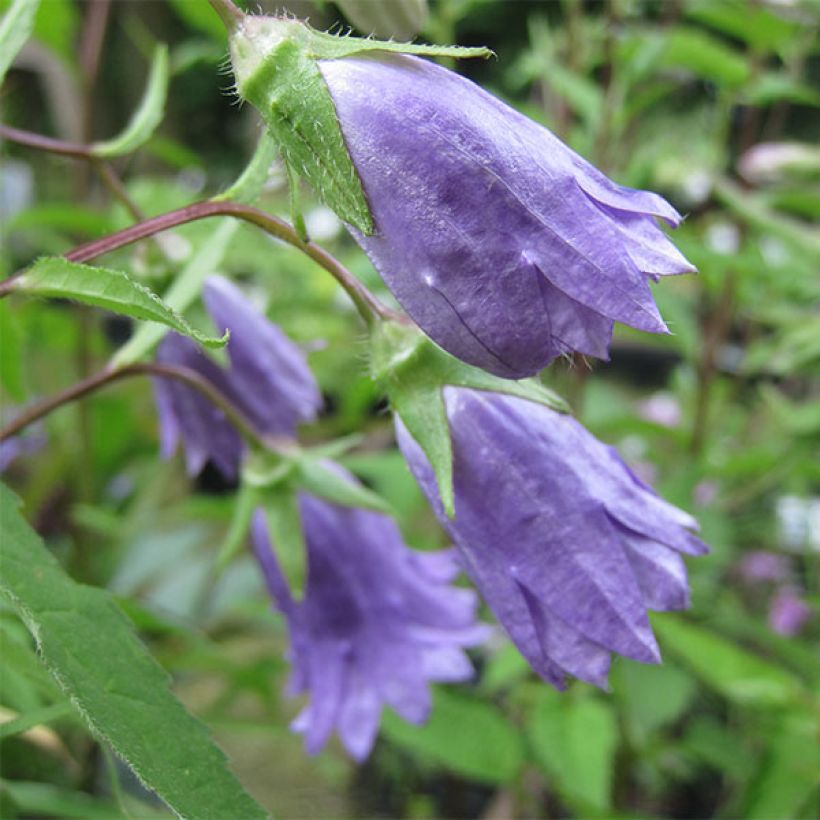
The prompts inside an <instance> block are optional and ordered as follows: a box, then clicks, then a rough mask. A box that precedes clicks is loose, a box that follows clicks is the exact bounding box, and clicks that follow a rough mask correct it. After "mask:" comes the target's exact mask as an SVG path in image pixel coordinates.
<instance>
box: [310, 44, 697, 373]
mask: <svg viewBox="0 0 820 820" xmlns="http://www.w3.org/2000/svg"><path fill="white" fill-rule="evenodd" d="M319 65H320V69H321V71H322V74H323V76H324V78H325V80H326V82H327V85H328V88H329V90H330V93H331V96H332V98H333V100H334V103H335V106H336V111H337V114H338V116H339V122H340V125H341V128H342V132H343V134H344V137H345V140H346V143H347V146H348V148H349V150H350V153H351V156H352V158H353V161H354V164H355V166H356V169H357V171H358V173H359V176H360V178H361V180H362V183H363V186H364V189H365V193H366V195H367V198H368V202H369V204H370V207H371V211H372V213H373V217H374V221H375V227H376V232H375V234H374V235H372V236H363V235H362V234H360V233H358V232H357V231H355V230H352V233H353V235H354V237H355V238H356V240H357V241H358V242H359V244H360V245H361V246H362V248H363V249H364V250H365V252H366V253H367V254H368V256H369V257H370V259H371V261H372V262H373V264H374V265H375V267H376V268H377V270H378V271H379V273H380V274H381V276H382V278H383V279H384V281H385V283H386V284H387V285H388V287H389V288H390V289H391V290H392V291H393V293H394V294H395V296H396V298H397V299H398V300H399V302H400V303H401V304H402V306H403V307H404V308H405V310H407V312H408V313H409V314H410V315H411V316H412V317H413V319H414V320H415V321H416V323H417V324H418V325H419V326H420V327H421V328H422V329H423V330H424V331H425V333H427V334H428V335H429V336H430V337H431V338H432V339H434V340H435V341H436V342H437V343H438V344H439V345H441V346H442V347H443V348H445V349H446V350H447V351H449V352H450V353H452V354H453V355H455V356H458V357H459V358H461V359H463V360H465V361H467V362H469V363H471V364H474V365H477V366H479V367H483V368H485V369H487V370H489V371H491V372H493V373H497V374H498V375H501V376H505V377H510V378H520V377H522V376H527V375H531V374H532V373H534V372H536V371H538V370H540V369H541V368H542V367H544V366H545V365H546V364H548V363H549V361H551V360H552V359H553V358H555V357H556V356H559V355H562V354H563V353H566V352H570V351H573V350H578V351H579V352H582V353H586V354H588V355H596V356H606V354H607V349H608V345H609V342H610V339H611V332H612V321H613V320H614V321H621V322H624V323H626V324H630V325H633V326H635V327H638V328H641V329H644V330H647V331H650V332H655V333H664V332H667V330H666V326H665V324H664V323H663V320H662V319H661V317H660V315H659V313H658V311H657V308H656V306H655V304H654V301H653V298H652V294H651V291H650V289H649V286H648V284H647V281H646V279H647V274H649V275H653V276H654V275H656V274H657V273H665V272H673V271H671V270H670V269H672V268H674V272H681V269H682V268H685V269H691V266H689V265H688V263H686V261H685V260H683V258H682V257H681V256H680V254H679V253H678V252H677V251H676V250H675V249H674V248H672V247H671V245H670V244H669V242H668V240H666V238H665V236H664V235H663V233H662V232H661V231H660V230H659V229H658V228H657V227H655V226H654V223H653V219H654V217H653V216H652V215H657V216H660V217H662V218H664V219H666V220H667V221H668V222H670V223H677V221H679V218H680V217H679V215H678V214H677V212H676V211H675V210H674V208H672V207H671V206H670V205H669V204H668V203H666V202H665V201H664V200H663V198H662V197H660V196H658V195H657V194H652V193H649V192H645V191H634V190H631V189H628V188H622V187H620V186H618V185H616V184H615V183H613V182H611V181H610V180H608V179H607V178H606V177H605V176H603V174H601V173H600V172H598V171H597V170H595V169H594V168H593V167H592V166H591V165H589V163H587V162H586V161H585V160H583V159H582V158H581V157H579V156H578V155H577V154H575V153H574V152H573V151H572V150H571V149H569V148H568V147H567V146H565V145H564V144H563V143H562V142H561V141H560V140H558V139H557V138H556V137H555V136H554V135H552V134H551V133H550V132H549V131H547V130H546V129H545V128H543V127H541V126H539V125H537V124H536V123H534V122H532V121H531V120H529V119H527V118H526V117H523V116H522V115H520V114H518V113H517V112H515V111H513V110H512V109H511V108H509V107H508V106H506V105H504V104H503V103H501V102H500V101H499V100H497V99H496V98H494V97H492V96H491V95H489V94H487V93H486V92H484V91H483V90H482V89H481V88H479V87H478V86H476V85H474V84H473V83H471V82H469V81H468V80H466V79H464V78H462V77H460V76H458V75H457V74H454V73H453V72H450V71H448V70H446V69H444V68H441V67H440V66H437V65H435V64H433V63H430V62H426V61H424V60H420V59H418V58H414V57H410V56H405V55H397V54H384V53H381V54H377V55H364V56H355V57H346V58H343V59H337V60H326V61H321V62H320V64H319ZM653 228H654V229H653ZM642 237H645V242H646V247H645V248H644V247H643V241H644V240H643V239H642ZM644 268H646V269H648V270H644ZM545 279H546V283H547V284H548V285H549V287H545V286H544V284H545V281H544V280H545Z"/></svg>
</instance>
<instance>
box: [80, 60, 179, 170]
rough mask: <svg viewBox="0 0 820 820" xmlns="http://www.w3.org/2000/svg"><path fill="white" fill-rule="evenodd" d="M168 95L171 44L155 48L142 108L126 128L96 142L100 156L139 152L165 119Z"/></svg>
mask: <svg viewBox="0 0 820 820" xmlns="http://www.w3.org/2000/svg"><path fill="white" fill-rule="evenodd" d="M167 96H168V47H167V46H165V45H163V44H161V45H158V46H157V47H156V48H155V49H154V58H153V60H152V61H151V71H150V73H149V75H148V83H147V84H146V86H145V92H144V93H143V95H142V100H141V101H140V104H139V107H138V108H137V110H136V111H135V112H134V114H133V116H132V117H131V120H130V122H129V123H128V125H126V126H125V128H124V129H123V130H122V131H121V132H120V133H119V134H118V135H117V136H116V137H113V138H112V139H110V140H105V141H104V142H95V143H94V144H93V145H92V146H91V150H92V151H93V153H94V154H95V155H96V156H98V157H118V156H122V155H123V154H130V153H131V152H132V151H135V150H136V149H137V148H139V147H140V146H141V145H142V144H143V143H145V142H147V140H148V139H149V138H150V137H151V135H152V134H153V133H154V130H155V129H156V127H157V126H158V125H159V124H160V122H162V115H163V113H164V112H165V99H166V97H167Z"/></svg>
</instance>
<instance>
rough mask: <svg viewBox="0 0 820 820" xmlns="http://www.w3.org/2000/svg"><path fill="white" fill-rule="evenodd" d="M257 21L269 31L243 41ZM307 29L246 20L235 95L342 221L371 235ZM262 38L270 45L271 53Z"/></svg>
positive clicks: (237, 43)
mask: <svg viewBox="0 0 820 820" xmlns="http://www.w3.org/2000/svg"><path fill="white" fill-rule="evenodd" d="M257 21H270V23H271V24H272V25H271V30H270V32H267V30H265V31H264V32H263V35H259V36H254V37H250V36H249V37H247V38H243V36H242V33H243V32H245V31H246V29H247V28H248V26H249V25H250V24H257V25H258V23H257ZM280 28H281V29H284V31H280ZM303 28H304V27H303V26H302V25H301V24H300V23H297V22H296V21H292V20H276V19H274V18H263V17H257V18H253V17H251V18H246V24H245V26H243V28H242V29H240V31H239V32H237V33H236V35H235V36H234V37H232V38H231V56H232V59H233V65H234V74H235V75H236V82H237V90H238V91H239V95H240V96H241V97H243V98H244V99H246V100H248V102H250V103H251V104H252V105H253V106H254V107H255V108H257V109H258V110H259V112H260V114H261V115H262V118H263V120H264V121H265V124H266V125H267V126H268V128H269V129H270V131H271V134H272V135H273V137H274V139H275V140H276V142H277V143H278V145H279V147H280V149H281V152H282V156H283V159H284V160H285V163H286V164H287V165H288V166H289V167H290V168H291V169H293V170H294V171H295V172H296V173H298V174H299V175H301V176H302V177H304V178H305V179H306V180H307V181H308V182H309V183H310V185H311V186H312V187H313V189H314V190H315V191H316V193H317V195H318V196H319V198H320V199H321V200H322V201H323V202H325V203H326V204H327V205H328V207H330V208H332V209H333V210H334V211H336V213H337V214H338V215H339V217H340V218H341V219H343V220H344V221H345V222H348V223H349V224H351V225H353V226H354V227H356V228H358V229H359V230H360V231H361V232H362V233H364V234H371V233H373V217H372V215H371V213H370V206H369V205H368V204H367V199H366V197H365V193H364V188H363V187H362V183H361V180H360V179H359V175H358V173H357V172H356V168H355V167H354V165H353V160H352V159H351V157H350V154H349V153H348V150H347V146H346V145H345V141H344V137H343V135H342V129H341V126H340V125H339V120H338V119H337V117H336V108H335V106H334V104H333V100H332V98H331V96H330V91H329V89H328V87H327V84H326V83H325V81H324V78H323V77H322V73H321V71H320V70H319V66H318V64H317V62H316V59H315V58H313V57H312V56H310V54H309V51H308V49H307V46H306V43H305V38H304V35H303V34H302V30H303ZM274 29H275V31H274ZM263 36H264V37H267V38H268V39H269V41H270V42H271V43H272V45H271V46H270V48H269V49H268V47H267V45H266V42H265V41H264V39H263ZM282 38H284V39H282ZM260 49H264V50H260Z"/></svg>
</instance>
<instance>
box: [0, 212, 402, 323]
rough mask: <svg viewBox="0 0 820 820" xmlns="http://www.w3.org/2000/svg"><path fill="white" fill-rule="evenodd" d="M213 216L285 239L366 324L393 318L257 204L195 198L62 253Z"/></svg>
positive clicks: (96, 252) (75, 256) (91, 251)
mask: <svg viewBox="0 0 820 820" xmlns="http://www.w3.org/2000/svg"><path fill="white" fill-rule="evenodd" d="M212 216H233V217H235V218H236V219H242V220H244V221H245V222H250V223H251V224H252V225H256V226H257V227H258V228H261V229H262V230H263V231H265V232H266V233H269V234H270V235H271V236H275V237H276V238H277V239H281V240H282V241H283V242H287V243H288V244H289V245H293V247H295V248H297V249H298V250H300V251H302V253H304V254H306V255H307V256H309V257H310V258H311V259H313V261H314V262H316V263H317V264H319V265H320V266H321V267H323V268H324V269H325V270H326V271H327V272H328V273H330V275H331V276H333V278H334V279H336V281H337V282H338V283H339V284H340V285H341V286H342V287H343V288H344V289H345V291H347V293H348V295H349V296H350V298H351V299H352V300H353V302H354V304H355V305H356V307H357V308H358V310H359V313H360V314H361V315H362V318H364V319H365V321H366V322H367V323H368V324H370V322H371V321H372V320H373V318H374V317H381V318H395V317H394V316H393V314H392V312H391V311H389V310H388V309H387V308H386V307H385V306H384V305H382V304H381V302H379V301H378V300H377V299H376V298H375V297H374V296H373V294H372V293H370V291H369V290H367V288H365V287H364V285H362V284H361V282H359V280H358V279H356V277H355V276H353V274H352V273H351V272H350V271H349V270H347V268H345V267H344V265H342V264H341V262H339V261H338V260H337V259H335V258H334V257H333V256H331V255H330V254H329V253H328V252H327V251H326V250H324V249H323V248H321V247H319V246H318V245H316V244H314V243H313V242H303V241H302V239H300V238H299V236H298V234H297V233H296V231H295V230H294V229H293V228H292V227H291V226H290V225H288V223H287V222H285V221H284V220H281V219H278V218H277V217H275V216H271V215H270V214H268V213H265V212H264V211H261V210H259V208H254V207H252V206H251V205H243V204H241V203H239V202H210V201H209V202H196V203H194V204H193V205H187V206H185V207H184V208H178V209H177V210H175V211H169V212H168V213H165V214H160V215H159V216H155V217H152V218H151V219H146V220H145V221H144V222H140V223H139V224H137V225H132V226H131V227H130V228H125V229H124V230H122V231H117V233H113V234H110V235H108V236H104V237H102V238H101V239H95V240H94V241H93V242H87V243H86V244H84V245H80V246H79V247H77V248H74V250H72V251H69V252H68V253H67V254H65V257H66V259H68V260H70V261H72V262H88V261H90V260H91V259H95V258H97V257H98V256H102V255H103V254H106V253H110V252H111V251H114V250H117V249H118V248H122V247H125V246H126V245H131V244H133V243H134V242H137V241H138V240H140V239H145V238H146V237H149V236H153V235H154V234H157V233H160V232H161V231H165V230H168V229H169V228H174V227H176V226H177V225H184V224H185V223H187V222H194V221H196V220H198V219H207V218H208V217H212ZM4 284H5V283H0V297H2V296H3V295H5V294H4V290H3V285H4Z"/></svg>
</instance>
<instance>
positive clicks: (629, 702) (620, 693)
mask: <svg viewBox="0 0 820 820" xmlns="http://www.w3.org/2000/svg"><path fill="white" fill-rule="evenodd" d="M612 677H613V678H614V680H613V689H614V691H615V694H616V696H617V698H618V700H620V702H621V703H622V704H623V711H624V714H625V717H626V719H627V721H629V723H630V724H631V726H632V727H633V728H634V729H635V731H636V733H637V734H639V736H640V739H641V740H645V739H646V738H648V737H649V736H650V735H651V734H652V733H653V732H655V731H657V730H658V729H659V728H661V727H662V726H665V725H667V724H669V723H672V722H673V721H675V720H677V719H678V718H679V717H680V716H681V715H682V714H683V713H684V711H685V710H686V708H687V706H688V705H689V703H690V702H691V700H692V698H693V697H694V695H695V691H696V689H697V686H696V684H695V681H694V680H693V678H691V677H690V676H689V675H687V674H686V673H685V672H681V671H680V670H679V669H676V668H675V667H674V666H670V665H669V664H664V665H662V666H647V665H645V664H637V663H632V662H629V661H622V662H621V663H620V664H619V665H618V666H617V667H616V668H615V669H614V670H613V673H612Z"/></svg>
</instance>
